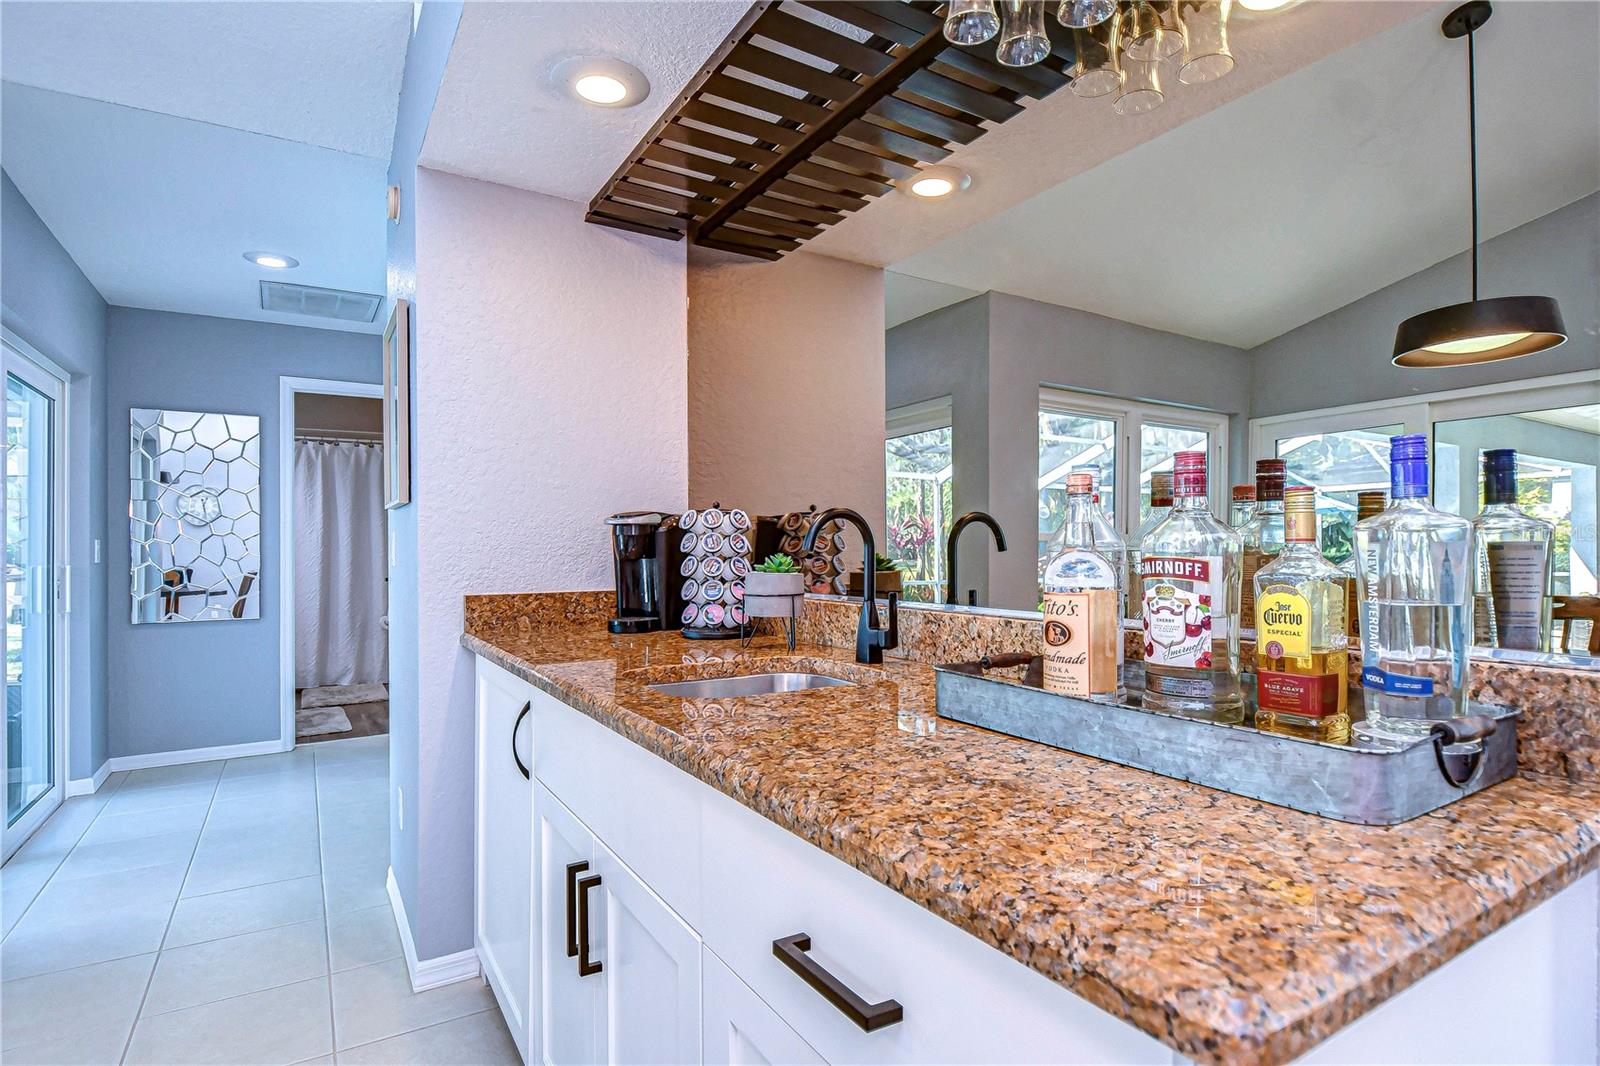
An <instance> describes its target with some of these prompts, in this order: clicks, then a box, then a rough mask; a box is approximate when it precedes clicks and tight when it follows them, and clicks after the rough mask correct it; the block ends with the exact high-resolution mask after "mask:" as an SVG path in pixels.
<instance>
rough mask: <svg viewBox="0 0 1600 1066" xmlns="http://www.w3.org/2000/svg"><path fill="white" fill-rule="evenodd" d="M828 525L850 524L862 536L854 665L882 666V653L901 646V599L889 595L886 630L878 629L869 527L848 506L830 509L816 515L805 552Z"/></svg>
mask: <svg viewBox="0 0 1600 1066" xmlns="http://www.w3.org/2000/svg"><path fill="white" fill-rule="evenodd" d="M830 522H849V523H850V524H851V525H853V526H855V527H856V531H857V532H859V533H860V534H861V546H862V548H861V550H862V554H863V558H862V563H861V621H860V623H859V624H858V625H857V626H856V662H858V663H868V664H876V663H881V662H883V653H884V651H886V650H888V649H890V648H897V647H899V646H900V616H899V610H898V608H899V604H900V596H899V594H898V593H894V592H891V593H889V628H888V629H887V630H885V629H880V628H878V551H877V547H878V546H877V544H876V543H874V542H873V539H872V527H870V526H868V525H867V520H866V519H865V518H862V517H861V516H860V515H859V514H857V513H856V512H855V511H852V510H850V508H848V507H830V508H829V509H828V510H826V511H823V512H822V513H821V514H819V515H817V517H816V518H815V520H813V521H812V523H811V528H810V529H809V530H807V531H806V542H805V550H806V551H807V552H811V551H815V550H816V547H817V534H819V533H821V532H822V530H823V529H824V528H826V527H827V525H828V524H829V523H830Z"/></svg>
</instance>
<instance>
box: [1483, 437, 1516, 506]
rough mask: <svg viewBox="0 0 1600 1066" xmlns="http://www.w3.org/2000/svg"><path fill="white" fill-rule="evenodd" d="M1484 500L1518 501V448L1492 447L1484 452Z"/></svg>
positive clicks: (1499, 501) (1488, 501)
mask: <svg viewBox="0 0 1600 1066" xmlns="http://www.w3.org/2000/svg"><path fill="white" fill-rule="evenodd" d="M1483 502H1484V503H1516V502H1517V450H1516V449H1515V448H1490V449H1489V450H1488V451H1485V452H1484V453H1483Z"/></svg>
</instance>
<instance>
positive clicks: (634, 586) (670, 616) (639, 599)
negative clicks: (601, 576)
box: [606, 511, 682, 633]
mask: <svg viewBox="0 0 1600 1066" xmlns="http://www.w3.org/2000/svg"><path fill="white" fill-rule="evenodd" d="M677 524H678V518H677V516H676V515H669V514H666V513H664V512H661V511H629V512H626V513H624V514H616V515H612V516H611V517H610V518H608V519H606V525H607V526H608V527H610V529H611V555H612V563H613V566H614V570H615V574H616V584H617V614H616V617H615V618H613V619H611V621H610V622H608V623H607V628H608V629H610V630H611V632H613V633H654V632H656V631H657V630H661V629H677V628H678V627H679V626H681V625H682V622H681V620H680V619H679V617H678V615H679V612H680V611H681V610H682V602H681V600H679V599H678V597H677V596H676V595H674V593H673V592H672V587H673V586H675V585H676V584H677V582H675V581H673V580H672V578H673V577H675V576H676V573H677V565H678V563H677V559H678V554H679V553H678V550H677V544H676V538H674V537H672V536H671V534H672V533H674V532H676V530H677Z"/></svg>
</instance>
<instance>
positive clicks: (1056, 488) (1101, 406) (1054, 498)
mask: <svg viewBox="0 0 1600 1066" xmlns="http://www.w3.org/2000/svg"><path fill="white" fill-rule="evenodd" d="M1134 440H1137V441H1138V442H1139V449H1138V451H1137V452H1135V451H1134V450H1133V448H1132V446H1131V442H1132V441H1134ZM1227 440H1228V416H1227V415H1223V414H1217V413H1215V412H1212V411H1200V410H1193V409H1189V408H1185V407H1178V406H1175V405H1169V404H1153V403H1140V402H1134V401H1128V400H1113V399H1109V398H1107V397H1103V396H1091V395H1088V394H1086V393H1077V392H1071V391H1068V390H1066V389H1058V388H1052V387H1046V388H1043V389H1040V390H1039V528H1038V553H1039V555H1040V557H1041V558H1042V557H1043V555H1044V554H1045V549H1046V548H1047V546H1048V545H1049V543H1050V538H1051V537H1052V536H1054V534H1055V531H1056V530H1057V529H1058V528H1059V527H1060V525H1061V518H1062V514H1063V513H1064V511H1065V509H1066V482H1067V474H1068V473H1070V472H1071V471H1072V470H1073V469H1075V468H1080V467H1092V468H1094V470H1095V471H1096V473H1097V474H1098V476H1099V485H1100V506H1101V507H1102V508H1103V509H1104V510H1105V512H1106V516H1107V517H1108V518H1110V519H1111V522H1112V524H1113V525H1115V526H1116V527H1117V529H1118V531H1119V532H1121V533H1122V535H1123V536H1124V537H1125V538H1131V537H1132V536H1133V535H1134V534H1135V533H1137V532H1138V530H1139V527H1140V526H1141V525H1142V524H1143V522H1144V519H1145V518H1146V517H1148V515H1149V511H1150V475H1151V473H1153V472H1154V471H1156V470H1171V469H1172V456H1173V454H1174V453H1176V452H1181V451H1192V450H1204V451H1205V452H1207V454H1208V456H1209V464H1210V470H1211V473H1212V476H1211V482H1210V486H1209V487H1210V489H1211V501H1212V506H1213V507H1215V506H1216V505H1217V502H1218V501H1219V500H1221V499H1222V497H1223V494H1224V493H1226V492H1227V485H1226V484H1225V482H1226V476H1225V474H1224V473H1222V472H1225V471H1226V470H1227V469H1228V459H1227Z"/></svg>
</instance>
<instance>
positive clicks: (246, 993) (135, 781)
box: [0, 737, 520, 1066]
mask: <svg viewBox="0 0 1600 1066" xmlns="http://www.w3.org/2000/svg"><path fill="white" fill-rule="evenodd" d="M388 768H389V754H388V738H386V737H363V738H360V739H356V740H341V741H333V742H329V743H325V744H315V745H309V746H304V747H301V748H298V749H296V750H295V751H292V752H287V753H285V754H283V755H263V756H258V757H256V758H251V759H230V760H227V761H226V762H210V763H195V764H192V765H188V766H171V767H163V768H161V769H152V770H135V771H132V772H131V773H127V774H115V775H113V777H112V779H111V780H109V781H107V782H106V784H105V785H104V786H103V787H102V788H101V789H100V791H99V792H98V793H96V794H95V795H93V796H80V797H77V798H74V799H70V800H68V801H67V802H66V803H64V804H63V805H62V807H61V809H60V810H59V811H57V812H56V813H55V814H54V815H52V816H51V818H50V820H49V821H48V822H46V823H45V825H44V826H43V827H42V828H41V829H40V830H39V832H38V833H37V834H35V835H34V837H33V839H31V840H30V841H28V843H27V844H26V845H24V846H23V847H22V848H21V849H20V850H19V851H18V852H17V854H16V855H15V856H14V857H13V858H12V860H11V861H10V862H9V863H7V864H6V865H5V867H4V868H3V869H0V929H3V931H4V934H5V939H4V941H3V942H0V978H3V983H0V1022H3V1024H0V1060H3V1061H4V1062H5V1063H6V1064H7V1066H27V1064H41V1066H42V1064H45V1063H95V1064H100V1063H117V1062H128V1063H280V1064H287V1063H296V1062H335V1061H337V1062H342V1063H405V1064H408V1066H409V1064H415V1066H422V1064H433V1063H436V1064H440V1066H457V1064H459V1066H476V1064H498V1063H507V1064H515V1063H518V1062H520V1060H519V1059H518V1057H517V1052H516V1048H515V1047H514V1046H513V1044H512V1042H511V1037H510V1034H509V1033H508V1032H507V1031H506V1028H505V1024H504V1022H502V1020H501V1018H500V1012H499V1010H498V1009H497V1008H496V1007H495V1004H494V999H493V996H492V995H491V994H490V993H489V991H488V989H487V988H485V987H484V986H483V984H482V983H481V982H478V981H466V982H462V983H460V984H454V985H448V986H446V987H444V988H436V989H432V990H430V991H427V992H423V993H421V994H417V993H413V992H412V991H411V986H410V983H409V982H408V980H407V978H406V966H405V960H404V959H403V958H402V957H401V949H400V938H399V935H398V934H397V933H396V931H395V922H394V916H393V914H392V913H391V911H390V908H389V901H388V895H387V893H386V892H385V889H384V884H385V876H386V873H387V869H388V853H389V829H388V810H389V801H388Z"/></svg>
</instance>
